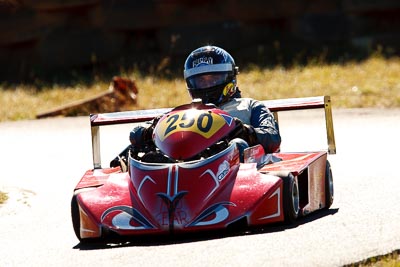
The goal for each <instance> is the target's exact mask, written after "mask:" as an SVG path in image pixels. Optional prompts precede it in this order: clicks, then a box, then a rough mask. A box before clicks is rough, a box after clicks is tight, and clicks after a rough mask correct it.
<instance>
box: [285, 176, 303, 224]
mask: <svg viewBox="0 0 400 267" xmlns="http://www.w3.org/2000/svg"><path fill="white" fill-rule="evenodd" d="M281 178H282V179H283V212H284V216H285V223H288V224H291V223H293V222H295V221H296V220H297V218H298V217H299V213H300V198H299V185H298V183H297V178H296V177H294V176H293V174H291V173H289V174H288V175H287V176H285V177H281Z"/></svg>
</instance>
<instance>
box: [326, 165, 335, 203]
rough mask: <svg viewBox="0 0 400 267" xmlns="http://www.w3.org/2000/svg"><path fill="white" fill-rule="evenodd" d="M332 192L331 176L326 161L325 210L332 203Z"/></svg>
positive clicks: (329, 166)
mask: <svg viewBox="0 0 400 267" xmlns="http://www.w3.org/2000/svg"><path fill="white" fill-rule="evenodd" d="M333 198H334V190H333V176H332V169H331V164H330V163H329V161H326V169H325V208H326V209H329V208H330V207H331V205H332V203H333Z"/></svg>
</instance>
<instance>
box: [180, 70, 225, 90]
mask: <svg viewBox="0 0 400 267" xmlns="http://www.w3.org/2000/svg"><path fill="white" fill-rule="evenodd" d="M228 80H229V73H228V72H223V73H221V72H217V73H206V74H198V75H194V76H192V77H189V78H187V79H186V82H187V86H188V88H190V89H205V88H210V87H214V86H218V85H221V84H224V83H226V82H228Z"/></svg>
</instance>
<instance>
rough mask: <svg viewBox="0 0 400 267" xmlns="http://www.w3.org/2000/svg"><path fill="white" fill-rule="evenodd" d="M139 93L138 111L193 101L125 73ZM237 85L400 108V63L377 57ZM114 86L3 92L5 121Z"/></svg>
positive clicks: (171, 86) (247, 75) (242, 79)
mask: <svg viewBox="0 0 400 267" xmlns="http://www.w3.org/2000/svg"><path fill="white" fill-rule="evenodd" d="M121 76H127V77H129V78H132V79H134V80H135V81H136V83H137V86H138V88H139V96H138V105H137V106H136V107H134V109H146V108H156V107H173V106H176V105H179V104H183V103H186V102H188V101H190V98H189V95H188V93H187V91H186V89H185V83H184V81H183V79H181V78H177V79H162V78H157V77H150V76H143V75H141V74H140V73H138V72H134V71H133V72H124V73H121ZM238 80H239V81H238V84H239V87H240V88H241V90H242V92H243V96H246V97H253V98H256V99H277V98H291V97H306V96H316V95H330V96H331V97H332V101H333V107H336V108H338V107H347V108H360V107H361V108H362V107H379V108H396V107H400V82H399V81H400V58H391V59H384V58H383V57H380V56H374V57H371V58H369V59H368V60H366V61H363V62H359V63H355V62H352V63H347V64H345V65H328V64H316V63H314V64H309V65H308V66H295V67H292V68H283V67H279V66H278V67H275V68H273V69H260V68H258V67H255V66H253V67H250V68H248V69H246V70H242V73H241V74H240V75H239V77H238ZM108 85H109V81H98V82H95V83H93V85H86V84H84V83H78V84H76V85H74V86H73V87H68V86H60V85H58V84H54V85H51V86H47V87H46V86H45V87H42V88H40V89H38V88H36V87H32V86H24V85H18V86H16V87H14V88H10V87H6V86H0V89H1V90H0V121H7V120H21V119H34V118H35V115H36V114H37V113H39V112H43V111H46V110H49V109H52V108H55V107H58V106H60V105H64V104H67V103H70V102H72V101H74V100H79V99H84V98H87V97H89V96H93V95H95V94H98V93H100V92H103V91H104V90H107V88H108Z"/></svg>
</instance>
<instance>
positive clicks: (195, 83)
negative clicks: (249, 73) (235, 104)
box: [183, 46, 238, 106]
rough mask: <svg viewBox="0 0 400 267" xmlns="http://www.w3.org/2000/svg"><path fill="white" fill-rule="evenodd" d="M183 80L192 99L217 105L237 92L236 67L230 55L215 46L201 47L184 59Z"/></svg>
mask: <svg viewBox="0 0 400 267" xmlns="http://www.w3.org/2000/svg"><path fill="white" fill-rule="evenodd" d="M183 74H184V78H185V81H186V85H187V88H188V90H189V93H190V95H191V97H192V99H195V98H201V99H202V101H203V103H205V104H207V103H212V104H215V105H217V106H218V105H220V104H221V103H223V102H225V101H227V100H228V99H229V98H230V97H232V96H233V95H234V94H235V93H236V91H237V85H236V75H237V74H238V67H236V66H235V61H234V60H233V58H232V56H231V55H230V54H229V53H228V52H226V51H225V50H224V49H222V48H219V47H216V46H203V47H200V48H198V49H196V50H194V51H193V52H192V53H190V55H189V56H188V57H187V59H186V61H185V66H184V72H183Z"/></svg>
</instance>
